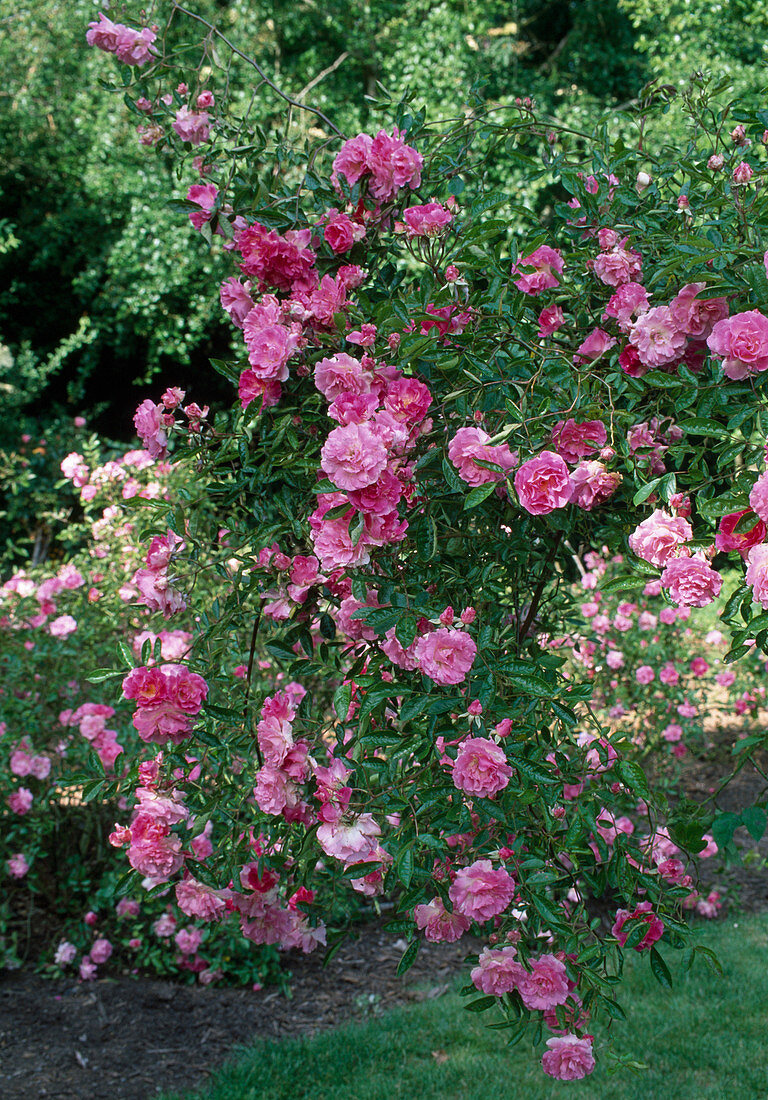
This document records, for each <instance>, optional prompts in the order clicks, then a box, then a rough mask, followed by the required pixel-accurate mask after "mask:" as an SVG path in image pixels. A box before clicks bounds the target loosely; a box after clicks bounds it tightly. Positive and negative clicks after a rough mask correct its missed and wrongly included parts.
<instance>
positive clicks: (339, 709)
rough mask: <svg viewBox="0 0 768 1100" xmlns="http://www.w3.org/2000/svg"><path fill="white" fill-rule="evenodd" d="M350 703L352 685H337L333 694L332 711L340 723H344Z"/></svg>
mask: <svg viewBox="0 0 768 1100" xmlns="http://www.w3.org/2000/svg"><path fill="white" fill-rule="evenodd" d="M351 701H352V685H351V684H339V686H338V687H337V688H336V690H335V691H334V693H333V709H334V711H335V712H336V717H337V718H338V719H339V721H340V722H346V720H347V714H348V713H349V704H350V703H351Z"/></svg>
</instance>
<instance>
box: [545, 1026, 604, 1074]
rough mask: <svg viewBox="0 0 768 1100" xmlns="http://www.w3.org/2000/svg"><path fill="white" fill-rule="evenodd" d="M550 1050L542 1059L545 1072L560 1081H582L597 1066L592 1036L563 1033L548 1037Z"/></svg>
mask: <svg viewBox="0 0 768 1100" xmlns="http://www.w3.org/2000/svg"><path fill="white" fill-rule="evenodd" d="M547 1046H548V1047H549V1050H548V1051H547V1052H546V1054H544V1056H543V1057H542V1059H541V1065H542V1068H543V1070H544V1072H545V1073H546V1074H547V1075H548V1076H549V1077H554V1078H556V1080H558V1081H580V1080H581V1079H582V1078H583V1077H587V1076H588V1075H589V1074H590V1073H591V1072H592V1070H593V1069H594V1068H595V1059H594V1057H593V1055H592V1040H591V1038H584V1039H579V1038H578V1036H576V1035H562V1036H559V1037H556V1038H554V1039H547Z"/></svg>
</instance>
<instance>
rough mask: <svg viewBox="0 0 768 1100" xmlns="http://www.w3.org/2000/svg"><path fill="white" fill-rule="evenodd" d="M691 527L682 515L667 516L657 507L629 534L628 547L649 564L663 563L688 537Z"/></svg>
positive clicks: (691, 531) (657, 564) (691, 533)
mask: <svg viewBox="0 0 768 1100" xmlns="http://www.w3.org/2000/svg"><path fill="white" fill-rule="evenodd" d="M692 537H693V528H692V527H691V525H690V523H688V521H687V520H685V519H683V518H682V516H669V515H667V514H666V513H665V512H662V511H659V510H658V509H657V510H656V511H655V512H653V514H652V515H650V516H648V518H647V519H644V520H643V522H642V523H640V524H638V526H637V527H636V528H635V530H634V531H633V532H632V534H631V535H630V536H629V548H630V550H632V551H633V553H635V554H637V556H638V558H642V559H643V561H647V562H650V564H651V565H656V566H662V565H664V564H665V563H666V562H667V561H668V560H669V559H670V558H671V557H672V555H673V554H674V553H675V551H676V550H677V548H678V546H681V545H682V544H683V543H684V542H687V541H688V539H690V538H692Z"/></svg>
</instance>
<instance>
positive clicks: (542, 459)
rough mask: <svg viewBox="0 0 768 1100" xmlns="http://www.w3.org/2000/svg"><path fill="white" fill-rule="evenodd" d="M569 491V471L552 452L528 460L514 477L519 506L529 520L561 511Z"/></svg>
mask: <svg viewBox="0 0 768 1100" xmlns="http://www.w3.org/2000/svg"><path fill="white" fill-rule="evenodd" d="M572 491H573V485H572V483H571V479H570V476H569V474H568V467H567V466H566V464H565V461H564V460H563V459H562V458H561V457H560V455H559V454H555V452H554V451H542V452H541V453H540V454H538V455H536V457H535V458H529V459H528V461H527V462H524V463H523V464H522V466H520V467H519V469H518V470H517V472H516V474H515V492H516V493H517V497H518V500H519V501H520V505H521V507H523V508H524V509H525V510H526V512H530V514H531V515H532V516H545V515H548V514H549V513H550V512H553V511H554V510H555V509H556V508H564V507H565V505H566V504H567V503H568V501H569V500H570V499H571V493H572Z"/></svg>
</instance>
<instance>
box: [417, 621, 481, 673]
mask: <svg viewBox="0 0 768 1100" xmlns="http://www.w3.org/2000/svg"><path fill="white" fill-rule="evenodd" d="M413 652H414V656H415V658H416V660H417V661H418V664H419V668H420V669H421V671H422V672H423V673H424V674H425V676H428V677H429V678H430V680H434V682H435V683H436V684H460V683H461V682H462V681H463V680H465V679H466V677H467V673H468V672H469V670H470V668H471V667H472V664H473V662H474V660H475V655H476V654H477V646H476V645H475V642H474V639H473V638H471V637H470V635H469V634H467V633H465V631H463V630H449V629H448V628H447V627H438V629H437V630H433V631H431V632H430V633H429V634H422V636H421V637H420V638H417V640H416V643H415V645H414V648H413Z"/></svg>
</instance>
